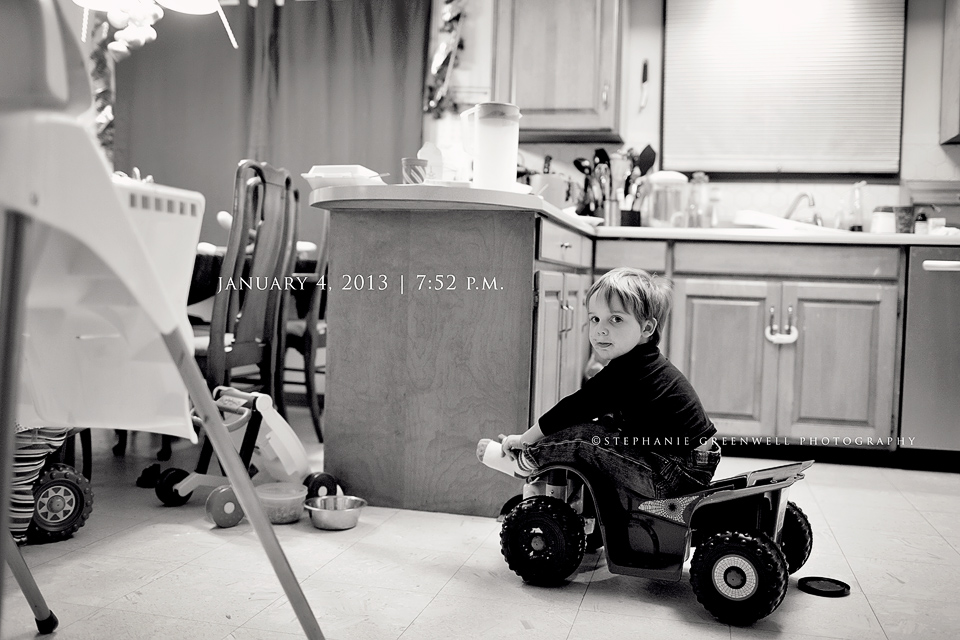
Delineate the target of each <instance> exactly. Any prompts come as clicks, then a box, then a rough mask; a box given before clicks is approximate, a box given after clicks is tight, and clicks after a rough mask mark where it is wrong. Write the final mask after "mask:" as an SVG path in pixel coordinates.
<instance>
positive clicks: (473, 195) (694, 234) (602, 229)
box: [309, 184, 960, 246]
mask: <svg viewBox="0 0 960 640" xmlns="http://www.w3.org/2000/svg"><path fill="white" fill-rule="evenodd" d="M309 201H310V205H311V206H314V207H319V208H323V209H326V208H331V209H341V210H343V209H364V208H366V207H368V206H369V205H370V203H372V202H376V203H377V206H378V207H379V208H381V209H385V210H388V209H398V210H410V209H411V208H414V207H415V208H419V209H421V210H438V209H443V210H450V211H458V210H460V211H477V210H478V209H481V210H482V209H489V210H501V211H502V210H505V209H506V210H508V209H516V210H517V211H530V210H533V211H537V212H538V213H540V214H542V215H543V216H544V217H546V218H548V219H550V220H552V221H554V222H557V223H560V224H562V225H564V226H567V227H570V228H572V229H575V230H577V231H579V232H580V233H582V234H584V235H586V236H589V237H593V238H597V239H637V240H674V241H693V242H763V243H777V244H783V243H787V244H843V245H861V246H862V245H869V246H916V245H926V246H958V245H960V235H955V236H941V235H917V234H913V233H887V234H881V233H845V232H838V231H833V232H831V231H818V232H813V233H807V232H798V231H789V230H781V229H758V228H749V227H721V228H715V229H694V228H674V227H666V228H656V227H620V226H614V227H607V226H602V225H601V226H594V225H593V224H590V222H588V221H587V219H585V218H584V217H583V216H576V215H571V214H569V213H566V212H564V211H561V210H560V209H558V208H557V207H555V206H553V205H552V204H550V203H548V202H545V201H544V200H543V198H541V197H539V196H536V195H532V194H523V193H512V192H508V191H495V190H490V189H471V188H469V187H445V186H433V185H423V184H396V185H364V186H348V187H324V188H322V189H315V190H313V191H311V192H310V197H309Z"/></svg>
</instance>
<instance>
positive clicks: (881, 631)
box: [854, 574, 890, 640]
mask: <svg viewBox="0 0 960 640" xmlns="http://www.w3.org/2000/svg"><path fill="white" fill-rule="evenodd" d="M854 575H856V574H854ZM861 593H863V592H862V591H861ZM863 599H864V600H866V601H867V606H868V607H870V612H871V613H873V619H874V620H876V621H877V624H878V625H879V626H880V633H882V634H883V637H884V638H886V639H887V640H890V636H889V635H887V630H886V629H885V628H884V626H883V620H881V619H880V616H879V615H878V614H877V610H876V609H875V608H874V606H873V603H872V602H870V598H869V597H868V596H867V594H866V593H864V594H863Z"/></svg>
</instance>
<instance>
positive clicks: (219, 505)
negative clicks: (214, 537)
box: [206, 484, 243, 529]
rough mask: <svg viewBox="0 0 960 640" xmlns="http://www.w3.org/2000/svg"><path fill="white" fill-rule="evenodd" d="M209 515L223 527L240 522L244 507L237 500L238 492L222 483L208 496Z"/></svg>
mask: <svg viewBox="0 0 960 640" xmlns="http://www.w3.org/2000/svg"><path fill="white" fill-rule="evenodd" d="M206 510H207V515H208V516H210V519H211V520H213V522H214V524H216V525H217V526H218V527H220V528H222V529H229V528H230V527H235V526H237V525H238V524H240V521H241V520H243V509H241V508H240V503H239V502H237V494H236V493H234V491H233V487H231V486H230V485H228V484H224V485H221V486H219V487H217V488H216V489H214V490H213V491H211V492H210V495H209V496H207V504H206Z"/></svg>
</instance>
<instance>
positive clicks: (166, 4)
mask: <svg viewBox="0 0 960 640" xmlns="http://www.w3.org/2000/svg"><path fill="white" fill-rule="evenodd" d="M74 1H76V0H74ZM84 1H86V0H84ZM156 1H157V4H159V5H160V6H161V7H163V8H165V9H170V10H171V11H179V12H180V13H189V14H191V15H195V16H204V15H207V14H208V13H216V12H217V8H218V7H219V5H220V3H219V1H218V0H156Z"/></svg>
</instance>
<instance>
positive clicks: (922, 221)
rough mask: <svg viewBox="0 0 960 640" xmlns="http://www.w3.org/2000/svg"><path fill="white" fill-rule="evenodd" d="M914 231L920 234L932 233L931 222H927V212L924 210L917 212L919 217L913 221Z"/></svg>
mask: <svg viewBox="0 0 960 640" xmlns="http://www.w3.org/2000/svg"><path fill="white" fill-rule="evenodd" d="M913 232H914V233H916V234H918V235H927V234H929V233H930V223H929V222H927V214H925V213H924V212H922V211H921V212H920V213H918V214H917V219H916V221H915V222H914V223H913Z"/></svg>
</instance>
